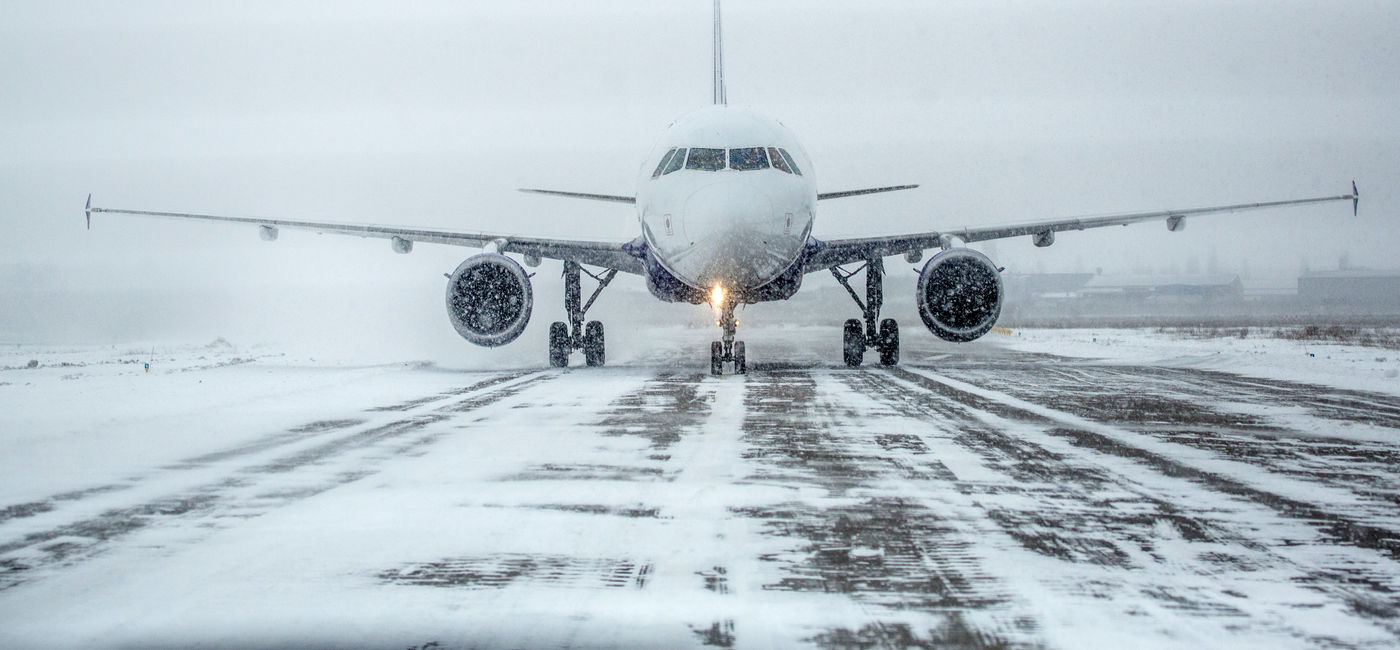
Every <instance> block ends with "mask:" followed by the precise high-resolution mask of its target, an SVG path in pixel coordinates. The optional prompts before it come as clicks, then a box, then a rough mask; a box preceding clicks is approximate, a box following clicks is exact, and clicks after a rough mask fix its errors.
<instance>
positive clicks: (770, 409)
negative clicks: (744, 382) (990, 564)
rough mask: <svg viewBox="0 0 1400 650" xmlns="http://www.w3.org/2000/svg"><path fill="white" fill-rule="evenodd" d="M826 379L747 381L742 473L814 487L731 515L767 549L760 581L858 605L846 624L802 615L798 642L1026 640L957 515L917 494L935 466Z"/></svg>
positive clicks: (929, 485)
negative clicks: (807, 622) (751, 524)
mask: <svg viewBox="0 0 1400 650" xmlns="http://www.w3.org/2000/svg"><path fill="white" fill-rule="evenodd" d="M833 381H834V375H832V374H829V373H827V372H826V371H823V370H815V371H813V370H798V369H792V370H773V371H771V372H764V373H754V374H750V375H749V377H748V382H749V391H748V395H747V396H746V398H745V403H744V405H745V412H746V415H745V418H744V438H743V441H744V442H745V444H746V445H747V449H746V450H745V454H744V456H745V459H746V460H748V461H749V467H750V471H751V475H750V477H749V480H750V481H757V482H763V483H778V484H781V485H784V486H789V487H795V488H797V489H798V490H799V492H800V493H810V492H812V491H813V490H814V489H815V491H816V492H817V493H819V494H821V495H823V496H820V497H812V498H805V499H801V500H798V501H789V502H781V503H774V504H771V505H762V506H752V507H745V508H740V509H738V510H737V512H739V513H741V514H743V515H745V516H747V517H750V518H752V519H754V520H756V523H758V524H759V525H760V526H761V527H762V529H763V530H764V531H765V533H766V534H767V535H769V536H771V537H772V538H774V540H775V541H776V543H777V544H778V548H779V549H780V550H779V551H778V552H770V553H766V554H764V555H763V556H762V558H761V559H763V560H764V561H765V562H767V563H773V564H774V565H775V566H774V567H773V568H774V569H776V571H777V574H778V575H779V578H778V579H777V580H776V581H774V582H770V583H769V584H765V585H763V589H765V590H769V591H777V592H790V593H793V594H810V595H812V597H816V596H817V595H820V596H821V598H820V599H819V600H818V601H817V602H821V601H824V600H827V599H828V597H829V595H831V594H836V595H839V597H840V598H842V599H844V600H846V601H847V602H848V603H849V605H850V606H853V607H854V608H855V609H856V610H857V611H859V612H861V616H860V617H859V618H860V619H862V620H863V622H862V623H861V624H860V625H859V626H858V627H854V628H852V627H848V626H842V625H832V624H830V623H826V624H824V625H823V624H820V623H816V624H814V625H813V632H812V636H811V637H810V638H808V639H807V640H808V641H810V642H813V643H815V644H817V645H819V646H824V647H851V646H855V647H872V646H882V647H907V646H910V645H920V646H921V647H922V646H937V645H946V644H956V645H958V646H959V647H973V648H978V647H1014V646H1022V645H1026V644H1028V643H1029V644H1033V643H1034V642H1033V641H1031V640H1030V639H1032V638H1033V636H1034V633H1035V630H1036V628H1037V623H1036V622H1035V621H1034V619H1033V618H1032V617H1031V616H1030V615H1028V614H1027V613H1026V612H1024V611H1019V610H1018V607H1017V606H1016V605H1015V604H1014V603H1012V600H1013V599H1012V597H1011V596H1010V594H1009V593H1008V592H1007V590H1006V585H1005V584H1003V583H1001V581H1000V580H998V579H997V578H996V577H994V576H993V575H991V574H990V573H988V572H987V571H986V570H985V568H984V566H983V559H982V558H981V557H980V556H979V554H978V553H977V551H976V546H977V540H976V538H975V537H971V536H969V535H967V534H966V533H967V530H966V526H965V525H964V522H962V521H959V520H957V519H956V515H955V514H953V513H950V512H948V511H945V510H935V509H934V508H932V507H930V505H929V504H928V503H927V502H926V501H925V499H923V498H922V497H923V496H926V495H929V494H936V493H938V492H939V491H941V490H945V489H947V486H948V479H949V478H950V473H949V472H948V470H947V468H945V467H943V466H941V465H940V464H939V463H938V462H937V461H936V460H935V459H932V458H928V459H916V456H917V455H918V454H919V453H921V451H920V449H919V448H918V443H917V440H914V439H912V438H910V437H909V435H908V434H907V433H906V432H899V431H888V430H886V429H884V428H882V427H873V428H872V425H869V424H868V423H866V422H864V421H863V420H865V418H866V417H867V416H868V415H869V413H868V412H865V411H863V410H862V409H861V408H860V407H859V406H857V405H852V404H850V403H847V402H845V401H844V400H843V399H842V398H841V396H840V395H837V394H833V393H832V391H831V390H830V384H831V383H832V382H833ZM730 582H731V583H732V582H733V581H730ZM813 606H814V607H816V606H817V605H816V603H814V605H813ZM910 612H916V613H917V615H915V616H913V617H912V618H913V619H914V620H915V621H916V622H911V620H910V619H911V615H910ZM837 618H849V617H846V616H837ZM739 628H740V629H739V631H740V636H741V638H742V632H743V625H742V621H741V623H740V625H739Z"/></svg>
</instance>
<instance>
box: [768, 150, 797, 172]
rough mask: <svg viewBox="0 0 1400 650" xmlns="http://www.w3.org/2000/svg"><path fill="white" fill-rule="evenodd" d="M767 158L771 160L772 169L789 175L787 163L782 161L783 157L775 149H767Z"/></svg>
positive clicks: (789, 168) (790, 170)
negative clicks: (775, 168) (774, 168)
mask: <svg viewBox="0 0 1400 650" xmlns="http://www.w3.org/2000/svg"><path fill="white" fill-rule="evenodd" d="M768 157H769V158H770V159H772V160H773V166H774V167H777V168H778V169H780V170H782V171H785V172H787V173H789V174H791V173H792V168H791V167H788V164H787V161H786V160H783V155H782V154H780V153H778V148H777V147H768Z"/></svg>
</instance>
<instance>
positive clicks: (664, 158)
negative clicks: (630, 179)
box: [651, 147, 676, 178]
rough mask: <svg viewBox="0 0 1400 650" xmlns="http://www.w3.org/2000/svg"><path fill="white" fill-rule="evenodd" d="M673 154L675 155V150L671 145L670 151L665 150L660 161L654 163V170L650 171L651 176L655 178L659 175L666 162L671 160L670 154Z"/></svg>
mask: <svg viewBox="0 0 1400 650" xmlns="http://www.w3.org/2000/svg"><path fill="white" fill-rule="evenodd" d="M674 155H676V150H675V148H674V147H672V148H671V150H670V151H667V152H666V155H664V156H662V157H661V162H659V163H656V171H654V172H652V173H651V177H652V178H657V177H659V176H661V170H663V169H665V168H666V163H668V162H671V156H674Z"/></svg>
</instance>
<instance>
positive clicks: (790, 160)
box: [778, 149, 802, 176]
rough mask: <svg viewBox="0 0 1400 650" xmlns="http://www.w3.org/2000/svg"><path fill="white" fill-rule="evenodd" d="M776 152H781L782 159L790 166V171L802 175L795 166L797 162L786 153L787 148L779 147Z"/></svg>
mask: <svg viewBox="0 0 1400 650" xmlns="http://www.w3.org/2000/svg"><path fill="white" fill-rule="evenodd" d="M778 153H780V154H783V160H785V161H787V164H788V167H791V168H792V173H794V174H797V175H798V176H801V175H802V170H801V169H798V168H797V163H796V162H794V161H793V160H792V156H791V155H788V152H787V149H779V150H778Z"/></svg>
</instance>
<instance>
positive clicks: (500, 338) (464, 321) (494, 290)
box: [447, 253, 534, 347]
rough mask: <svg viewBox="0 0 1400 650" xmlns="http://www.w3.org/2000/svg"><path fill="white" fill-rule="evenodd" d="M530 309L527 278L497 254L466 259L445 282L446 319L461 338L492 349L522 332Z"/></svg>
mask: <svg viewBox="0 0 1400 650" xmlns="http://www.w3.org/2000/svg"><path fill="white" fill-rule="evenodd" d="M533 308H534V293H533V292H532V291H531V289H530V277H529V276H528V275H526V274H525V269H523V268H521V267H520V264H518V263H516V261H515V260H513V259H510V258H509V257H506V256H504V255H500V254H497V253H482V254H480V255H474V256H472V257H468V258H467V259H466V260H464V261H463V262H462V263H461V264H459V265H457V270H456V271H453V272H452V275H451V276H449V278H448V281H447V316H448V318H450V319H451V320H452V327H453V328H455V329H456V330H457V333H458V334H461V335H462V338H464V339H466V340H468V341H471V342H472V343H475V344H477V345H482V346H486V347H496V346H498V345H505V344H507V343H510V342H511V341H514V340H515V339H516V337H518V336H520V333H521V332H524V331H525V326H526V325H527V324H529V322H530V311H531V309H533Z"/></svg>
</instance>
